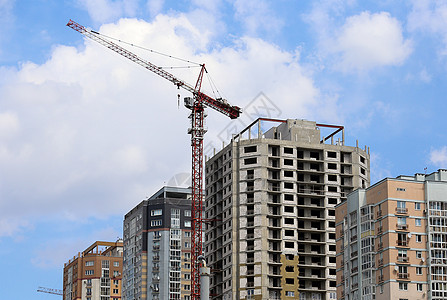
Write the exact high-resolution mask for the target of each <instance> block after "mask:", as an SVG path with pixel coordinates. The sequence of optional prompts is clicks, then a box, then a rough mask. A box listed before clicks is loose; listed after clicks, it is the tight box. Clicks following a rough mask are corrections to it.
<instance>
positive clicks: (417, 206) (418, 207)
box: [414, 202, 421, 210]
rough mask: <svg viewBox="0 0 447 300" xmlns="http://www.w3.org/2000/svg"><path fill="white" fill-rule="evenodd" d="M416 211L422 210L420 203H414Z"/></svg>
mask: <svg viewBox="0 0 447 300" xmlns="http://www.w3.org/2000/svg"><path fill="white" fill-rule="evenodd" d="M414 209H415V210H421V203H420V202H416V203H414Z"/></svg>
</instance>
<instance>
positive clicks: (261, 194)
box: [204, 119, 370, 300]
mask: <svg viewBox="0 0 447 300" xmlns="http://www.w3.org/2000/svg"><path fill="white" fill-rule="evenodd" d="M272 122H274V126H273V127H272V128H269V129H268V130H267V128H265V127H266V125H269V124H270V126H271V124H272ZM327 130H331V133H328V134H327V135H326V137H322V133H323V132H325V131H327ZM263 131H264V133H263ZM369 165H370V160H369V149H367V148H366V147H365V148H364V149H360V148H359V147H358V146H354V147H350V146H346V145H345V142H344V128H343V127H342V126H332V125H324V124H317V123H315V122H311V121H304V120H267V119H258V120H257V121H255V122H254V123H252V124H251V125H250V126H249V127H247V128H246V129H245V130H243V131H242V132H241V133H240V134H238V135H236V136H234V137H233V139H232V140H231V141H230V143H229V144H228V145H227V146H226V147H224V149H222V150H221V151H219V152H218V153H217V154H215V155H214V156H213V157H212V158H210V159H209V160H208V161H207V162H206V181H205V185H206V204H205V219H208V220H209V221H210V222H209V224H207V229H206V234H205V242H204V246H205V247H204V249H205V254H206V258H207V261H208V265H209V266H210V267H211V270H212V274H211V296H212V297H211V298H212V299H265V300H271V299H312V300H320V299H321V300H326V299H336V261H335V258H336V247H335V205H337V204H338V203H340V202H341V201H344V200H346V196H347V194H348V193H349V192H351V191H353V190H354V189H356V188H360V187H367V186H368V185H369V181H370V176H369Z"/></svg>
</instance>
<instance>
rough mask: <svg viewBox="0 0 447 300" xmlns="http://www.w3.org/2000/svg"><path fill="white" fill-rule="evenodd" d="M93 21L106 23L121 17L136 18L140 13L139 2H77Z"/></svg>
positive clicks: (119, 0) (94, 0)
mask: <svg viewBox="0 0 447 300" xmlns="http://www.w3.org/2000/svg"><path fill="white" fill-rule="evenodd" d="M77 1H78V3H79V4H80V5H81V6H82V7H84V8H85V9H86V10H87V12H88V14H89V15H90V17H91V18H92V20H93V21H94V22H97V23H104V22H109V21H113V20H115V19H118V18H119V17H123V16H126V17H134V16H135V15H136V14H137V12H138V0H77Z"/></svg>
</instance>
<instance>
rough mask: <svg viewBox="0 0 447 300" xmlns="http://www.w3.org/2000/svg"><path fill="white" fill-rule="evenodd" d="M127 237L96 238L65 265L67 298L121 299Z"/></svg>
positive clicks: (64, 297)
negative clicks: (104, 240)
mask: <svg viewBox="0 0 447 300" xmlns="http://www.w3.org/2000/svg"><path fill="white" fill-rule="evenodd" d="M122 273H123V241H122V240H118V241H116V242H101V241H98V242H95V243H93V244H92V245H91V246H90V247H88V248H87V249H85V250H84V251H83V252H79V253H78V254H77V255H75V256H74V257H73V258H72V259H70V260H69V261H68V262H67V263H65V265H64V283H63V284H64V286H63V299H64V300H109V299H110V300H112V299H121V279H122Z"/></svg>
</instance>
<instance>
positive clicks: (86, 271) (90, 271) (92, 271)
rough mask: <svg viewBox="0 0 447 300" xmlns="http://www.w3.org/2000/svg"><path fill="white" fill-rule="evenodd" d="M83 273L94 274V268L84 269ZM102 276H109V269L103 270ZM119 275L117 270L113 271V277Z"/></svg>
mask: <svg viewBox="0 0 447 300" xmlns="http://www.w3.org/2000/svg"><path fill="white" fill-rule="evenodd" d="M85 275H89V276H91V275H95V270H85ZM102 275H103V277H109V270H103V274H102ZM117 276H120V272H119V271H113V277H117Z"/></svg>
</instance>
